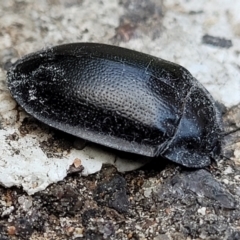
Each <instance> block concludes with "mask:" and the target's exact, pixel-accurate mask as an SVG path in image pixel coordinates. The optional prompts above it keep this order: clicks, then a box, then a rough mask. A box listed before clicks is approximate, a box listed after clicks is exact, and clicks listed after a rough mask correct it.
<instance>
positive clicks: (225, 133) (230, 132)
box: [222, 127, 240, 137]
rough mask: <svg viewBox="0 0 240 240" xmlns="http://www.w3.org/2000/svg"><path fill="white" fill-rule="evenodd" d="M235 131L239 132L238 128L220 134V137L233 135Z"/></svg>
mask: <svg viewBox="0 0 240 240" xmlns="http://www.w3.org/2000/svg"><path fill="white" fill-rule="evenodd" d="M237 131H240V127H239V128H236V129H234V130H231V131H229V132H223V133H222V136H224V137H225V136H228V135H230V134H232V133H235V132H237Z"/></svg>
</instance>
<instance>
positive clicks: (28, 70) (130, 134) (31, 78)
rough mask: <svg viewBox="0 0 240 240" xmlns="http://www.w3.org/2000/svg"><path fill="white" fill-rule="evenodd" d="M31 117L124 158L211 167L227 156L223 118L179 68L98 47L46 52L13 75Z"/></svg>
mask: <svg viewBox="0 0 240 240" xmlns="http://www.w3.org/2000/svg"><path fill="white" fill-rule="evenodd" d="M8 87H9V90H10V92H11V94H12V96H13V97H14V98H15V99H16V101H17V102H18V103H19V104H20V105H21V106H22V107H23V108H24V109H25V110H26V112H28V113H29V114H30V115H32V116H34V117H35V118H37V119H39V120H40V121H42V122H44V123H46V124H48V125H50V126H52V127H54V128H57V129H60V130H62V131H64V132H67V133H70V134H72V135H75V136H78V137H81V138H83V139H86V140H89V141H92V142H95V143H99V144H102V145H105V146H108V147H111V148H114V149H118V150H121V151H126V152H131V153H136V154H140V155H145V156H149V157H164V158H167V159H169V160H171V161H174V162H176V163H179V164H181V165H184V166H187V167H196V168H197V167H204V166H207V165H209V164H210V163H211V159H215V158H216V157H217V156H218V155H219V154H220V150H221V117H220V114H219V112H218V109H217V108H216V106H215V102H214V100H213V99H212V97H211V95H210V94H209V93H208V92H207V90H206V89H205V88H204V87H203V86H202V85H201V84H200V83H199V82H198V81H197V80H196V79H195V78H193V77H192V75H191V74H190V73H189V71H187V70H186V69H185V68H183V67H182V66H180V65H177V64H175V63H171V62H169V61H165V60H163V59H159V58H157V57H153V56H150V55H147V54H144V53H140V52H136V51H133V50H129V49H124V48H120V47H116V46H110V45H105V44H97V43H73V44H66V45H61V46H56V47H51V48H48V49H44V50H42V51H39V52H35V53H32V54H29V55H27V56H25V57H23V58H22V59H20V60H18V61H17V62H16V63H15V64H13V65H12V67H11V68H10V70H9V71H8Z"/></svg>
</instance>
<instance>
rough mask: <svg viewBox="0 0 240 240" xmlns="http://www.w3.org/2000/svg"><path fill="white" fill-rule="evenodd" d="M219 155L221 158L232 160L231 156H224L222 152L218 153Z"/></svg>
mask: <svg viewBox="0 0 240 240" xmlns="http://www.w3.org/2000/svg"><path fill="white" fill-rule="evenodd" d="M219 157H221V158H225V159H226V160H229V161H232V159H231V158H229V157H227V156H224V155H223V154H220V155H219Z"/></svg>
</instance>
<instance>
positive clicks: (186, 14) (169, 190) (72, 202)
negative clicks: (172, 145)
mask: <svg viewBox="0 0 240 240" xmlns="http://www.w3.org/2000/svg"><path fill="white" fill-rule="evenodd" d="M231 2H232V4H231ZM239 7H240V6H239V5H238V6H237V5H236V2H235V1H233V0H232V1H222V4H219V3H218V1H213V0H212V1H208V3H207V4H205V1H198V4H195V3H194V4H193V5H192V4H191V3H189V2H187V1H186V2H185V1H178V4H176V3H175V2H174V1H171V0H166V1H159V0H156V1H154V0H149V1H144V0H143V1H137V0H136V1H127V0H123V1H120V0H119V1H111V0H105V1H94V2H92V3H90V2H89V1H84V0H71V1H69V0H68V1H67V0H66V1H65V0H61V1H60V0H54V1H30V0H28V1H27V0H21V1H11V0H9V1H1V3H0V29H1V33H0V67H1V69H0V89H1V90H0V99H1V102H0V152H1V157H0V160H1V161H0V163H1V164H0V170H1V176H0V180H1V183H2V184H3V185H5V186H11V185H12V184H13V183H14V184H15V185H19V186H21V187H19V188H17V187H11V188H7V187H3V186H1V187H0V196H1V197H0V216H1V217H0V239H94V240H95V239H142V240H143V239H155V240H171V239H172V240H180V239H189V240H190V239H209V240H210V239H212V240H213V239H216V240H219V239H227V240H233V239H240V209H239V200H240V187H239V183H240V142H239V139H240V131H239V128H240V120H239V119H240V105H239V102H240V100H239V91H240V82H239V67H240V66H239V62H240V59H239V58H240V54H239V53H240V32H239V26H240V19H239V14H238V10H237V9H239ZM236 12H237V13H236ZM77 41H78V42H79V41H94V42H102V43H109V44H115V45H121V46H125V47H128V48H132V49H136V50H139V51H143V52H146V53H150V54H152V55H156V56H159V57H162V58H165V59H168V60H171V61H175V62H177V63H179V64H181V65H184V66H185V67H186V68H187V69H189V70H190V71H191V72H192V74H193V75H194V76H195V77H196V78H197V79H199V80H200V81H201V82H202V84H204V86H206V88H207V89H208V90H209V91H210V92H211V93H212V95H213V96H214V97H215V98H216V99H217V100H218V101H219V102H220V103H222V104H223V105H222V112H223V120H224V129H225V132H228V133H229V134H228V135H226V136H225V137H224V140H223V155H224V156H226V157H227V159H226V158H221V160H220V161H218V162H217V164H216V163H213V164H212V165H211V166H210V167H208V168H206V169H202V170H198V171H194V172H193V171H190V170H187V169H184V168H181V167H179V166H176V165H175V164H171V163H169V162H167V161H160V160H159V161H158V162H152V163H150V164H148V165H146V166H145V167H143V168H141V169H139V170H135V171H131V172H128V173H119V172H118V171H117V170H116V168H115V167H114V166H110V165H107V166H104V167H103V169H102V170H101V171H100V172H97V173H95V174H93V175H89V176H85V177H82V176H81V170H82V169H81V168H79V169H77V170H78V171H76V172H75V173H71V174H69V175H68V176H67V177H66V178H65V179H64V180H62V181H60V182H56V181H59V179H61V177H62V178H63V177H64V176H65V172H66V171H67V169H68V168H69V164H71V161H66V162H64V159H65V157H66V156H67V155H68V154H69V153H72V152H74V153H76V151H75V150H76V149H81V146H79V145H81V143H80V142H79V141H78V140H76V139H75V138H73V137H71V136H68V135H65V134H62V133H59V132H57V131H55V130H53V129H49V128H48V127H47V126H45V125H43V124H41V123H39V122H38V121H36V120H34V119H33V118H31V117H30V116H28V115H27V114H26V113H24V111H23V110H22V109H21V108H20V107H18V106H17V104H16V103H15V101H14V100H13V99H12V98H11V96H10V94H9V92H8V91H7V88H6V76H5V74H6V69H7V68H8V66H9V65H10V64H11V62H14V61H15V60H16V59H18V58H19V57H21V56H23V55H25V54H27V53H30V52H32V51H36V50H38V49H41V48H43V47H46V46H51V45H56V44H61V43H67V42H77ZM9 146H10V147H11V148H10V147H9ZM19 146H21V147H19ZM24 146H25V149H24ZM26 146H27V147H26ZM9 149H10V150H11V151H12V152H11V151H10V150H9ZM104 151H105V150H104ZM106 151H108V150H106ZM9 152H10V153H11V154H9ZM6 153H7V154H8V156H9V159H10V158H11V160H13V161H11V162H10V160H9V162H8V160H7V159H6V158H5V155H4V154H6ZM17 156H19V158H18V157H17ZM42 156H43V157H42ZM70 156H74V157H76V155H74V154H73V155H70ZM74 157H71V159H72V161H73V160H74ZM94 157H96V158H97V157H98V156H93V158H94ZM22 159H23V160H24V159H25V160H26V159H28V161H30V162H27V163H26V161H25V162H24V161H23V162H21V161H22ZM41 159H43V160H44V161H46V162H49V166H50V167H49V168H48V172H47V174H46V175H48V176H47V177H46V176H41V174H39V172H38V171H36V172H34V174H32V172H29V171H30V170H28V171H26V172H24V169H30V168H28V167H29V166H28V165H32V166H33V168H35V169H37V168H39V166H41V165H35V164H38V162H39V160H41ZM75 160H76V159H75ZM14 161H15V164H14ZM52 161H54V164H53V165H52V167H51V163H52ZM57 161H58V162H57ZM17 164H19V165H17ZM24 164H25V165H24ZM61 164H63V165H61ZM34 166H35V167H34ZM21 167H22V168H21ZM41 167H42V168H44V167H43V166H41ZM77 167H78V161H77V160H76V161H75V165H73V166H72V168H71V169H70V172H73V171H75V170H76V168H77ZM19 169H21V173H20V174H19V171H18V170H19ZM22 169H23V170H22ZM49 169H50V170H49ZM32 171H34V170H32ZM56 172H57V175H58V176H60V177H59V178H56V177H55V173H56ZM37 174H39V175H37ZM14 176H16V179H14ZM34 176H36V179H34ZM21 179H22V180H21ZM46 179H47V180H46ZM41 182H42V183H44V184H42V185H41ZM53 182H56V183H54V184H52V185H50V186H49V187H47V188H46V189H45V190H42V191H38V192H37V191H36V193H35V194H34V195H28V194H27V193H26V191H27V192H28V193H33V192H31V191H32V189H36V188H37V187H38V186H39V185H41V187H42V189H44V188H45V187H46V186H47V185H48V184H50V183H53ZM34 183H35V184H36V185H34ZM23 189H25V191H24V190H23ZM39 189H41V188H39ZM39 189H38V190H39ZM30 190H31V191H30Z"/></svg>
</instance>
